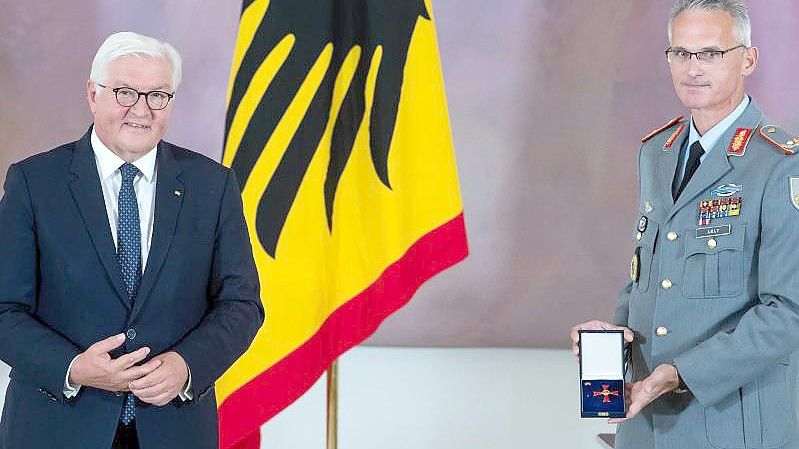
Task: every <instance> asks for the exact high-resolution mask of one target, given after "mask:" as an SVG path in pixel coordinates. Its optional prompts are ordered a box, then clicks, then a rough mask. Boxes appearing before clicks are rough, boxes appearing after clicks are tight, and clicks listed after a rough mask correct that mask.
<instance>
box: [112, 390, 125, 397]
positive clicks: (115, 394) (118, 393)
mask: <svg viewBox="0 0 799 449" xmlns="http://www.w3.org/2000/svg"><path fill="white" fill-rule="evenodd" d="M124 395H125V394H124V393H122V392H121V391H115V392H114V396H116V397H122V396H124Z"/></svg>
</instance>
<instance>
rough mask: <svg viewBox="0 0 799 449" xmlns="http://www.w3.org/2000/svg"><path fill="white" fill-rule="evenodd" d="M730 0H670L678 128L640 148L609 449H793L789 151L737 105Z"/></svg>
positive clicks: (743, 22)
mask: <svg viewBox="0 0 799 449" xmlns="http://www.w3.org/2000/svg"><path fill="white" fill-rule="evenodd" d="M750 36H751V26H750V22H749V16H748V12H747V8H746V6H745V5H744V4H743V1H742V0H678V1H677V2H676V3H675V4H674V7H673V10H672V15H671V20H670V23H669V43H670V46H669V48H668V49H667V50H666V55H667V59H668V63H669V67H670V69H671V75H672V78H673V82H674V88H675V90H676V93H677V96H678V97H679V98H680V101H681V102H682V103H683V105H684V106H685V107H686V108H687V109H689V110H690V113H691V115H690V118H688V119H683V118H682V117H678V118H675V119H674V120H672V121H670V122H669V123H667V124H666V125H665V126H663V127H661V128H660V129H658V130H656V131H654V132H652V133H651V134H650V135H648V136H646V137H645V138H644V139H643V142H644V143H643V146H642V147H641V150H640V156H639V185H640V189H641V190H640V200H639V204H638V207H639V212H640V215H639V216H638V218H636V220H635V224H634V225H633V229H632V237H633V245H634V246H633V248H634V250H633V257H632V260H631V264H630V278H631V280H630V283H629V284H628V285H627V286H626V288H625V289H624V290H623V291H622V292H621V295H620V298H619V305H618V309H617V311H616V316H615V318H614V322H613V323H614V324H611V323H607V322H602V321H590V322H587V323H583V324H580V325H577V326H575V327H574V328H573V329H572V342H573V344H574V346H573V350H574V352H575V354H577V355H579V346H578V339H579V336H578V331H579V330H580V329H603V328H605V329H623V330H624V331H625V340H627V341H628V342H630V343H631V345H632V363H631V367H632V373H631V380H632V382H630V383H628V384H627V387H626V391H625V393H626V400H627V416H626V418H624V419H619V420H611V422H619V423H620V426H619V430H618V435H617V439H616V447H617V448H621V449H643V448H659V449H668V448H685V449H696V448H708V449H709V448H797V447H799V438H798V436H797V421H796V410H795V409H796V398H795V386H796V380H797V356H796V354H795V353H794V352H795V351H796V350H797V348H798V347H799V273H797V271H799V263H797V257H796V251H797V248H799V157H791V156H792V155H793V154H794V152H795V151H796V150H799V138H795V137H794V135H793V134H790V133H788V132H786V131H784V130H783V129H781V128H780V127H778V126H776V125H775V124H774V123H773V122H772V121H771V120H770V119H768V118H767V117H765V116H764V115H763V113H762V112H761V110H760V108H759V107H758V106H757V104H755V102H754V101H753V100H752V99H751V98H750V97H749V96H748V95H746V92H745V89H744V80H745V78H746V77H747V76H749V75H750V74H752V72H753V71H754V70H755V68H756V66H757V61H758V50H757V48H755V47H753V46H752V44H751V37H750Z"/></svg>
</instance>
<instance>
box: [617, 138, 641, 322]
mask: <svg viewBox="0 0 799 449" xmlns="http://www.w3.org/2000/svg"><path fill="white" fill-rule="evenodd" d="M645 148H646V144H644V145H641V148H640V149H639V150H638V197H639V198H638V201H639V202H640V201H641V194H642V191H643V188H642V184H641V158H642V157H643V153H644V150H645ZM632 290H633V283H632V282H628V283H627V285H625V286H624V288H623V289H621V291H620V292H619V296H618V300H617V302H616V313H615V314H614V315H613V324H615V325H617V326H627V320H628V319H629V315H630V292H632Z"/></svg>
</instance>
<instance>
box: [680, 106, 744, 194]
mask: <svg viewBox="0 0 799 449" xmlns="http://www.w3.org/2000/svg"><path fill="white" fill-rule="evenodd" d="M749 101H750V100H749V95H744V98H743V100H741V104H739V105H738V107H737V108H735V109H734V110H733V111H732V112H731V113H730V115H728V116H727V117H725V118H724V120H722V121H720V122H718V123H716V125H715V126H714V127H712V128H710V129H709V130H708V131H707V132H706V133H705V134H704V135H701V134H699V131H697V130H696V126H694V118H693V117H691V128H690V131H689V133H688V144H687V145H686V146H685V153H683V154H682V170H681V171H680V180H682V178H683V177H684V176H685V168H686V167H687V166H688V154H689V153H690V151H691V145H693V144H694V142H696V141H697V140H698V141H699V143H700V144H701V145H702V148H704V150H705V154H703V155H702V156H700V157H699V162H704V161H705V158H706V157H707V155H708V154H710V151H711V150H712V149H713V147H714V146H716V143H718V141H719V139H720V138H721V136H722V135H723V134H724V133H725V132H727V129H728V128H729V127H730V126H732V124H733V123H735V121H736V120H738V117H740V116H741V114H743V113H744V110H745V109H746V107H747V106H749Z"/></svg>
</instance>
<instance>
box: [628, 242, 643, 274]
mask: <svg viewBox="0 0 799 449" xmlns="http://www.w3.org/2000/svg"><path fill="white" fill-rule="evenodd" d="M640 265H641V247H640V246H639V247H637V248H635V252H634V253H633V259H632V260H631V261H630V280H631V281H633V282H634V283H635V282H638V274H639V272H640V270H639V266H640Z"/></svg>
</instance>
